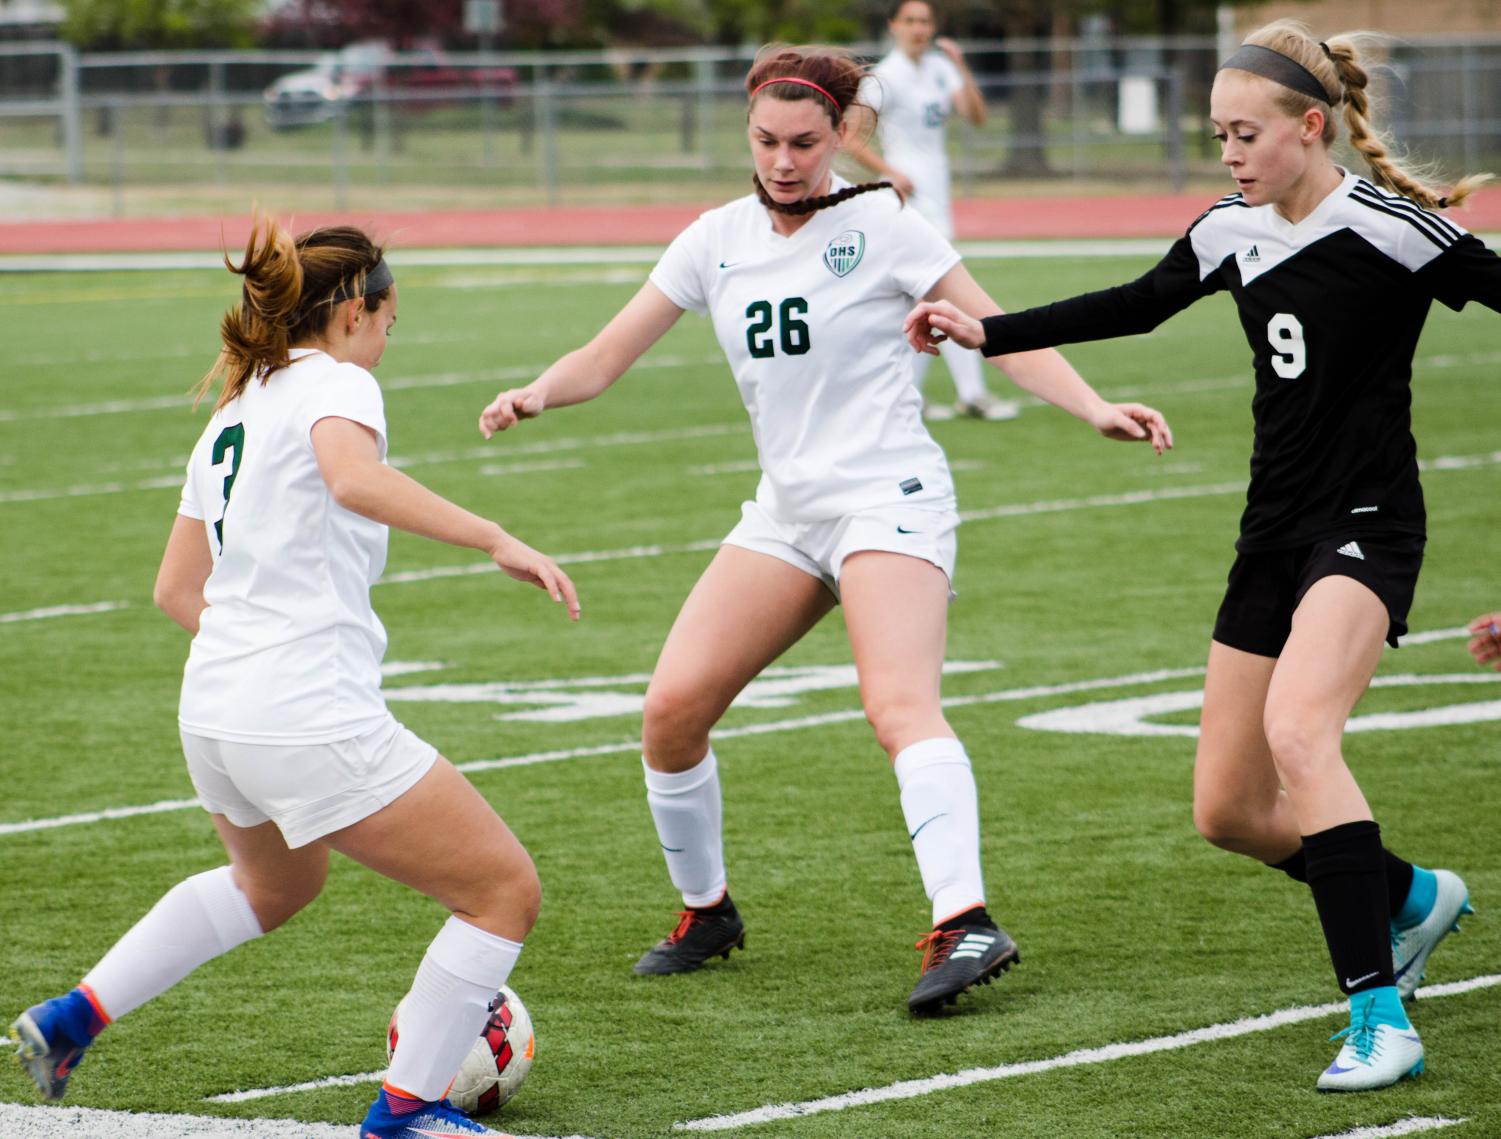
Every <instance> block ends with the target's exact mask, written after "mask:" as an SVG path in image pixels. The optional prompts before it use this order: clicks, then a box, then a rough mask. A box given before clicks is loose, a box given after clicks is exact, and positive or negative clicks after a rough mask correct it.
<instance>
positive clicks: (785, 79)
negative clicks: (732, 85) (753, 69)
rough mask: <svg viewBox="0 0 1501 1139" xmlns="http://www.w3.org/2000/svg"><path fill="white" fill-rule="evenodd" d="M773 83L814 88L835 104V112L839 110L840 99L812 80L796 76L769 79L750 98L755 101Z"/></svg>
mask: <svg viewBox="0 0 1501 1139" xmlns="http://www.w3.org/2000/svg"><path fill="white" fill-rule="evenodd" d="M773 83H796V84H797V85H798V86H799V87H811V88H813V90H815V91H817V92H818V93H819V94H820V95H822V96H823V97H824V98H825V99H827V100H828V101H829V102H831V103H833V104H834V109H835V110H839V100H838V99H836V98H834V96H832V95H830V94H829V93H828V92H827V91H825V90H824V89H823V88H822V87H820V86H819V85H818V84H817V83H814V82H813V80H811V79H799V78H797V77H796V76H794V75H780V76H778V77H777V78H775V79H768V80H767V81H766V82H765V83H762V84H761V85H760V86H758V87H757V88H756V89H755V90H754V91H752V92H751V93H750V97H751V98H752V99H754V98H755V97H756V96H757V95H759V94H760V93H761V91H762V89H763V88H766V87H770V86H771V85H772V84H773Z"/></svg>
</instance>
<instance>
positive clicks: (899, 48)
mask: <svg viewBox="0 0 1501 1139" xmlns="http://www.w3.org/2000/svg"><path fill="white" fill-rule="evenodd" d="M888 26H889V27H890V29H891V38H892V40H893V41H894V43H895V45H896V46H895V47H894V49H893V50H892V51H891V53H890V54H889V55H887V56H886V58H884V59H883V60H881V61H880V62H879V63H877V64H876V65H875V67H874V68H872V69H871V73H870V74H869V75H868V76H866V78H865V82H864V83H863V84H861V87H860V100H859V103H857V104H856V108H857V110H856V111H855V113H854V114H853V115H852V116H851V125H852V128H853V130H852V134H851V137H850V140H849V142H848V144H847V146H846V150H847V152H848V154H849V156H850V157H851V158H853V159H855V160H856V161H857V162H860V163H862V164H863V165H865V166H867V167H869V168H870V169H871V170H874V171H875V172H876V173H877V174H879V175H881V176H882V177H884V178H885V179H887V181H889V182H890V183H891V184H892V185H893V186H895V187H896V188H897V189H898V190H900V191H901V193H902V195H903V196H904V197H905V198H906V199H907V202H908V204H909V205H911V206H912V207H913V208H914V209H916V210H917V212H918V213H920V214H922V216H923V217H925V218H927V219H928V220H929V221H930V222H932V223H933V226H934V228H935V229H937V230H938V232H939V233H941V234H943V236H944V237H945V238H947V239H948V240H949V241H952V240H954V211H953V206H952V202H951V195H950V182H951V179H950V176H949V156H948V150H947V145H946V139H947V136H948V120H949V116H950V115H951V114H955V113H957V114H959V115H962V116H963V117H964V118H965V119H966V120H967V121H968V122H970V123H972V124H973V125H974V126H979V125H981V124H982V123H983V122H984V121H985V96H984V95H983V94H982V93H981V91H980V87H979V85H978V84H977V83H976V82H975V77H974V76H973V75H971V74H970V71H969V66H968V65H967V64H966V63H965V62H964V52H963V51H962V50H961V49H960V47H959V45H958V44H957V43H955V42H954V41H953V40H951V39H948V38H947V37H939V38H938V39H936V40H935V39H934V38H933V33H934V32H935V31H936V30H937V17H936V15H935V13H934V10H933V5H932V4H930V3H929V2H928V0H896V3H894V4H893V5H892V6H891V9H890V21H889V24H888ZM935 48H936V49H937V50H934V49H935ZM862 105H863V106H862ZM864 107H869V108H871V110H873V111H874V112H875V114H876V116H877V117H876V128H877V132H878V134H879V136H880V140H881V150H880V152H877V151H875V150H873V149H871V148H870V147H869V146H868V145H867V142H868V138H869V134H870V130H869V127H870V123H869V121H868V120H867V119H866V118H865V117H864V116H862V115H861V113H860V112H861V111H862V110H863V109H864ZM942 355H943V361H944V363H945V364H947V365H948V368H949V373H950V374H951V375H952V376H953V377H954V388H955V390H956V391H957V392H958V395H959V400H958V402H957V403H956V404H955V405H954V406H953V407H952V408H950V407H949V405H948V404H942V403H936V402H933V401H929V402H928V403H927V405H926V406H925V407H924V408H923V415H924V416H926V417H927V418H928V419H949V418H952V417H953V415H954V414H955V412H956V411H957V412H958V413H959V414H960V415H966V416H970V417H972V418H976V419H1015V418H1016V415H1017V406H1016V402H1015V401H1014V400H1003V399H997V398H996V397H995V396H993V395H991V394H990V391H989V390H988V389H987V388H986V386H985V377H984V374H983V372H982V369H981V363H980V359H979V357H978V356H976V355H975V354H974V353H973V352H966V351H964V350H963V349H962V348H960V347H959V346H958V345H950V346H949V347H947V348H944V349H943V350H942ZM930 362H931V358H930V357H929V356H928V355H926V354H924V355H923V356H921V357H919V359H918V362H917V371H916V383H917V387H918V390H919V391H921V390H922V387H923V380H924V379H925V377H926V376H927V373H928V365H929V363H930Z"/></svg>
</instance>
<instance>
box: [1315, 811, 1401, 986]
mask: <svg viewBox="0 0 1501 1139" xmlns="http://www.w3.org/2000/svg"><path fill="white" fill-rule="evenodd" d="M1303 854H1304V857H1305V858H1306V859H1307V873H1308V886H1309V889H1311V890H1312V891H1313V904H1314V906H1315V907H1316V908H1317V909H1318V911H1319V922H1320V923H1321V924H1322V925H1323V927H1324V941H1325V943H1326V944H1327V945H1328V946H1329V959H1330V961H1332V962H1333V963H1334V973H1335V978H1336V979H1337V980H1338V981H1339V987H1340V988H1341V989H1342V990H1343V991H1344V992H1345V993H1347V994H1348V993H1359V992H1364V991H1365V990H1366V989H1375V988H1380V987H1382V986H1384V985H1391V984H1394V983H1395V982H1394V981H1393V980H1392V948H1391V939H1390V934H1389V924H1388V923H1389V922H1390V921H1391V904H1390V902H1389V901H1388V899H1387V891H1386V859H1385V857H1384V856H1383V851H1382V848H1381V828H1380V827H1378V826H1377V825H1376V824H1375V823H1374V822H1371V821H1369V820H1362V821H1360V822H1354V823H1341V824H1340V825H1339V826H1337V827H1330V828H1329V829H1328V830H1326V831H1319V832H1318V833H1317V834H1307V835H1304V836H1303Z"/></svg>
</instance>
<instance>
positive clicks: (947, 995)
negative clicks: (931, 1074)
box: [907, 925, 1022, 1016]
mask: <svg viewBox="0 0 1501 1139" xmlns="http://www.w3.org/2000/svg"><path fill="white" fill-rule="evenodd" d="M917 948H918V949H922V950H925V952H924V953H923V959H922V976H921V977H919V978H918V982H917V988H915V989H913V990H912V995H911V996H909V997H908V998H907V1008H908V1009H909V1010H910V1011H911V1012H912V1015H914V1016H933V1015H935V1014H937V1013H939V1012H941V1011H942V1010H943V1006H944V1005H946V1004H947V1005H951V1004H953V1003H954V1002H955V1001H956V1000H957V999H958V998H959V994H960V993H963V992H967V991H968V990H969V989H970V988H971V986H973V985H975V984H981V985H988V984H990V982H991V980H992V979H994V978H996V977H999V976H1000V975H1001V974H1002V973H1004V972H1005V971H1006V970H1007V969H1009V968H1011V966H1012V965H1014V964H1015V963H1016V962H1018V961H1020V960H1021V959H1022V958H1021V954H1020V953H1019V952H1017V949H1016V942H1014V941H1012V940H1011V937H1010V935H1008V934H1007V933H1006V931H1005V930H1004V929H997V928H996V927H995V926H993V925H966V926H960V927H959V928H958V929H935V930H934V931H933V932H932V933H930V934H928V935H927V936H926V937H924V938H923V939H922V940H921V941H919V942H918V943H917Z"/></svg>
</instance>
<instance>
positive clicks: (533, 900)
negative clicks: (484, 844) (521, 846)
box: [488, 850, 542, 941]
mask: <svg viewBox="0 0 1501 1139" xmlns="http://www.w3.org/2000/svg"><path fill="white" fill-rule="evenodd" d="M495 886H496V889H495V893H494V896H493V897H492V898H491V901H490V904H489V907H488V908H489V909H490V910H491V913H492V915H493V918H494V920H495V922H496V924H497V926H498V927H499V928H497V929H496V930H494V932H499V933H501V934H502V936H505V937H510V938H513V939H514V940H516V941H520V940H522V938H523V937H525V936H526V934H528V933H530V932H531V929H532V927H533V926H534V925H536V924H537V915H538V914H539V913H540V912H541V910H542V879H541V878H540V877H538V875H537V867H536V864H535V863H534V862H532V858H531V855H529V854H527V852H526V851H525V850H521V851H520V852H519V854H518V855H517V856H516V857H514V858H512V859H510V860H509V864H508V865H507V867H506V872H505V873H504V874H503V875H501V876H499V877H497V879H496V880H495Z"/></svg>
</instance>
